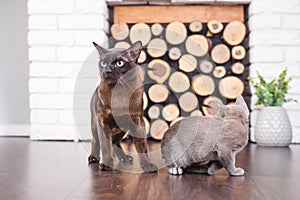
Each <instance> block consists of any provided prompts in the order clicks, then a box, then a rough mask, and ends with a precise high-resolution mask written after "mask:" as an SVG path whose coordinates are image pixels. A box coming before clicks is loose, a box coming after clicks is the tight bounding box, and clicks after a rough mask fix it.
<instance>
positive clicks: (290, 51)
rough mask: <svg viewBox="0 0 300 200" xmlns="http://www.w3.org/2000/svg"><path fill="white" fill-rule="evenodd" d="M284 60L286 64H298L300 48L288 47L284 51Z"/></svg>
mask: <svg viewBox="0 0 300 200" xmlns="http://www.w3.org/2000/svg"><path fill="white" fill-rule="evenodd" d="M299 37H300V35H299ZM285 60H286V61H287V62H300V47H299V46H297V47H289V48H286V49H285Z"/></svg>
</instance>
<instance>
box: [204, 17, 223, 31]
mask: <svg viewBox="0 0 300 200" xmlns="http://www.w3.org/2000/svg"><path fill="white" fill-rule="evenodd" d="M207 27H208V30H209V31H210V32H211V33H212V34H218V33H220V32H221V31H222V30H223V24H222V23H221V22H220V21H218V20H210V21H208V22H207Z"/></svg>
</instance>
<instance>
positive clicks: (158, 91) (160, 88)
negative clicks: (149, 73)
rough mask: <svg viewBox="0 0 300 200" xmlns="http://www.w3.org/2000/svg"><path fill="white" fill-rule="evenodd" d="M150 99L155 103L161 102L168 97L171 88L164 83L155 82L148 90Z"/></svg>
mask: <svg viewBox="0 0 300 200" xmlns="http://www.w3.org/2000/svg"><path fill="white" fill-rule="evenodd" d="M148 96H149V99H150V100H151V101H152V102H154V103H161V102H164V101H166V100H167V99H168V97H169V90H168V88H167V87H166V86H165V85H163V84H154V85H152V86H151V87H150V88H149V90H148Z"/></svg>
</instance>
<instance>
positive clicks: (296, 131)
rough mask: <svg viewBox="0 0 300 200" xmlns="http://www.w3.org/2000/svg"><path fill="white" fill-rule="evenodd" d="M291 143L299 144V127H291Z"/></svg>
mask: <svg viewBox="0 0 300 200" xmlns="http://www.w3.org/2000/svg"><path fill="white" fill-rule="evenodd" d="M292 143H300V127H295V126H294V127H293V140H292Z"/></svg>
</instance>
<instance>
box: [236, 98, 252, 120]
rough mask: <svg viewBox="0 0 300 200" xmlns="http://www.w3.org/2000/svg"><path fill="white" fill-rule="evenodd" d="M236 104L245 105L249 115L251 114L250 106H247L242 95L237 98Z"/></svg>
mask: <svg viewBox="0 0 300 200" xmlns="http://www.w3.org/2000/svg"><path fill="white" fill-rule="evenodd" d="M235 105H239V106H243V107H244V108H245V110H246V112H247V116H248V115H249V109H248V106H247V104H246V102H245V100H244V98H243V97H242V96H241V95H240V96H238V97H237V98H236V101H235Z"/></svg>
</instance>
